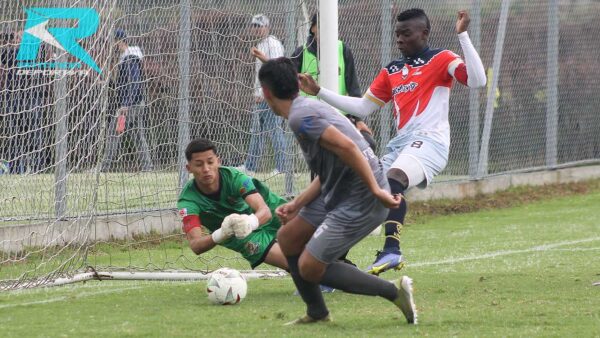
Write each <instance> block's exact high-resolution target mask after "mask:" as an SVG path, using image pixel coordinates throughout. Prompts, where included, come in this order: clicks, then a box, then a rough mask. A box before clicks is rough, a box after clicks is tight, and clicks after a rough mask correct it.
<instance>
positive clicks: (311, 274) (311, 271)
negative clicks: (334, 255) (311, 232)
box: [298, 250, 327, 283]
mask: <svg viewBox="0 0 600 338" xmlns="http://www.w3.org/2000/svg"><path fill="white" fill-rule="evenodd" d="M298 267H299V269H300V276H302V278H303V279H304V280H307V281H309V282H312V283H318V282H320V281H321V278H323V274H324V273H325V269H326V268H327V264H325V263H323V262H321V261H319V260H317V259H316V258H315V257H313V255H311V254H310V252H308V251H306V250H304V252H302V255H301V256H300V260H299V261H298Z"/></svg>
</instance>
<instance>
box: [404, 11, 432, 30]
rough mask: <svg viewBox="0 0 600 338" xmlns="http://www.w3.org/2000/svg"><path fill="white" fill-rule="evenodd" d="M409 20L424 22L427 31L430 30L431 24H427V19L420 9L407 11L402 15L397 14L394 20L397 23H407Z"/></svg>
mask: <svg viewBox="0 0 600 338" xmlns="http://www.w3.org/2000/svg"><path fill="white" fill-rule="evenodd" d="M411 19H422V20H424V21H425V24H426V25H427V30H431V24H430V23H429V18H428V17H427V14H425V11H424V10H422V9H420V8H411V9H407V10H405V11H403V12H402V13H400V14H398V16H397V17H396V20H397V21H398V22H401V21H408V20H411Z"/></svg>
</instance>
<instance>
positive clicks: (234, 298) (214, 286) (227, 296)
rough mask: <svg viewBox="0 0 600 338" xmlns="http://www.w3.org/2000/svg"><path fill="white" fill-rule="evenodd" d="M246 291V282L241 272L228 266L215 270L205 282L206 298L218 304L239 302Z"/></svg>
mask: <svg viewBox="0 0 600 338" xmlns="http://www.w3.org/2000/svg"><path fill="white" fill-rule="evenodd" d="M247 291H248V284H247V283H246V279H245V278H244V276H242V274H241V273H240V272H239V271H237V270H235V269H230V268H221V269H218V270H215V271H214V272H213V273H212V275H211V276H210V278H209V279H208V282H207V283H206V293H207V294H208V300H210V301H211V302H212V303H214V304H218V305H234V304H238V303H240V302H241V301H242V300H243V299H244V298H245V297H246V292H247Z"/></svg>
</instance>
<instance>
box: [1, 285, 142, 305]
mask: <svg viewBox="0 0 600 338" xmlns="http://www.w3.org/2000/svg"><path fill="white" fill-rule="evenodd" d="M143 287H144V286H142V285H138V286H130V287H126V288H119V289H106V290H100V291H95V292H93V291H92V292H85V293H80V294H78V295H76V296H75V297H73V296H72V295H67V296H61V297H56V298H50V299H44V300H37V301H33V302H26V303H13V304H2V305H0V309H5V308H11V307H17V306H28V305H36V304H48V303H55V302H62V301H64V300H73V299H77V298H83V297H89V296H96V295H101V294H105V293H114V292H122V291H127V290H135V289H141V288H143Z"/></svg>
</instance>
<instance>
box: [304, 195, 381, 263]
mask: <svg viewBox="0 0 600 338" xmlns="http://www.w3.org/2000/svg"><path fill="white" fill-rule="evenodd" d="M388 212H389V209H388V208H386V207H385V206H383V204H381V203H380V202H379V200H377V199H376V198H375V197H374V196H373V195H372V194H371V193H370V192H369V191H354V192H353V193H352V194H351V196H349V197H348V198H346V199H345V200H344V201H342V202H340V203H339V204H338V205H337V206H336V207H335V208H334V209H333V210H331V211H327V210H326V209H325V203H324V202H323V198H322V197H321V196H319V197H317V198H316V199H315V200H314V201H312V202H311V203H309V204H308V205H306V206H305V207H304V208H302V210H300V214H299V216H300V217H302V218H303V219H304V220H305V221H307V222H308V223H310V224H311V225H312V226H314V227H315V228H316V230H315V233H314V234H313V236H312V237H311V239H310V240H309V241H308V243H307V244H306V249H307V250H308V252H310V254H311V255H313V257H315V258H316V259H317V260H319V261H321V262H323V263H325V264H329V263H332V262H334V261H335V260H337V259H338V258H340V256H341V255H342V254H343V253H345V252H346V251H348V250H349V249H350V248H351V247H352V246H354V245H355V244H356V243H358V242H359V241H360V240H361V239H363V238H365V237H366V236H368V235H369V234H370V233H371V232H372V231H373V230H374V229H375V228H377V227H378V226H379V225H380V224H381V223H382V222H383V221H384V220H385V219H386V217H387V215H388Z"/></svg>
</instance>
